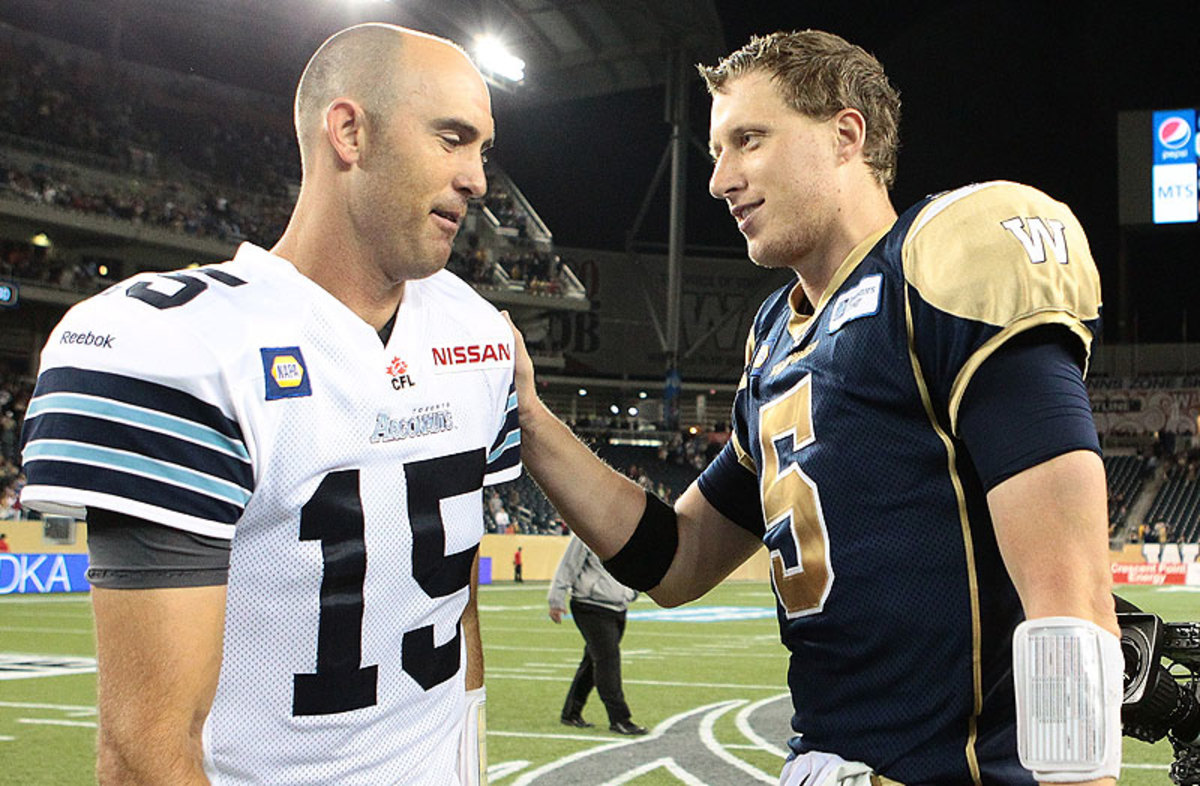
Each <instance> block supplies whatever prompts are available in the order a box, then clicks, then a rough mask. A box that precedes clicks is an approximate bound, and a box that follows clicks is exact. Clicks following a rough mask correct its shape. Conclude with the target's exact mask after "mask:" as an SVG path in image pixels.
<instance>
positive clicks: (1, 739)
mask: <svg viewBox="0 0 1200 786" xmlns="http://www.w3.org/2000/svg"><path fill="white" fill-rule="evenodd" d="M16 741H17V738H16V737H10V736H8V735H7V734H0V742H16Z"/></svg>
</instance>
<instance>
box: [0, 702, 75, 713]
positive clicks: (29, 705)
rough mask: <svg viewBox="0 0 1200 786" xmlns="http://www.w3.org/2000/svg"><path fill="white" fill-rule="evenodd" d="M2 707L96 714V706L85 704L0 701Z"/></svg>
mask: <svg viewBox="0 0 1200 786" xmlns="http://www.w3.org/2000/svg"><path fill="white" fill-rule="evenodd" d="M0 707H11V708H12V709H16V710H60V711H62V712H79V713H83V714H92V715H95V714H96V708H95V707H88V706H86V705H83V704H38V703H33V702H26V701H0Z"/></svg>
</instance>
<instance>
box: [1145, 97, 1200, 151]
mask: <svg viewBox="0 0 1200 786" xmlns="http://www.w3.org/2000/svg"><path fill="white" fill-rule="evenodd" d="M1153 128H1154V163H1155V164H1195V163H1196V110H1195V109H1173V110H1169V111H1165V112H1155V113H1154V125H1153Z"/></svg>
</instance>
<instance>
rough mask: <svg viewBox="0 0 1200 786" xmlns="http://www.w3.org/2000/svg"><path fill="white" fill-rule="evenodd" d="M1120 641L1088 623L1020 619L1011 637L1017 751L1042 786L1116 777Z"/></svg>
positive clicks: (1121, 669)
mask: <svg viewBox="0 0 1200 786" xmlns="http://www.w3.org/2000/svg"><path fill="white" fill-rule="evenodd" d="M1124 675H1125V658H1124V655H1122V653H1121V640H1120V639H1119V638H1118V637H1117V636H1114V635H1113V634H1111V633H1109V632H1108V631H1106V630H1104V629H1103V628H1101V627H1100V626H1099V625H1097V624H1095V623H1094V622H1091V621H1089V620H1085V619H1080V618H1078V617H1043V618H1040V619H1033V620H1026V621H1025V622H1022V623H1021V624H1020V625H1018V626H1017V629H1016V632H1015V633H1014V634H1013V678H1014V680H1015V681H1016V698H1017V753H1018V754H1019V756H1020V758H1021V764H1022V765H1023V766H1025V767H1026V768H1027V769H1029V770H1032V771H1033V775H1034V777H1035V778H1037V779H1038V780H1039V781H1041V782H1044V783H1073V782H1077V781H1090V780H1095V779H1096V778H1105V777H1108V778H1115V777H1117V776H1118V775H1119V774H1120V772H1121V698H1122V696H1123V695H1124Z"/></svg>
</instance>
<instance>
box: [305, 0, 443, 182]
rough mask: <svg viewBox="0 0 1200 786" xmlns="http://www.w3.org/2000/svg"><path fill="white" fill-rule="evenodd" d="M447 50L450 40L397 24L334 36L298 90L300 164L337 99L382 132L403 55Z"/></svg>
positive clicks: (396, 91)
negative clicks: (357, 109) (350, 103)
mask: <svg viewBox="0 0 1200 786" xmlns="http://www.w3.org/2000/svg"><path fill="white" fill-rule="evenodd" d="M431 45H433V46H449V47H452V48H453V49H455V50H457V51H458V52H460V53H462V55H463V57H464V58H465V57H466V53H465V52H462V49H461V47H459V46H458V45H457V44H455V43H454V42H452V41H448V40H446V39H443V38H438V37H436V36H431V35H429V34H427V33H421V32H418V31H416V30H409V29H407V28H404V27H399V26H397V25H389V24H382V23H377V22H371V23H367V24H361V25H355V26H354V27H348V28H346V29H345V30H341V31H339V32H337V33H334V34H333V35H332V36H330V37H329V38H328V39H326V41H325V43H323V44H321V46H320V48H319V49H317V51H316V52H315V53H313V56H312V57H311V58H310V59H309V61H308V65H307V66H306V67H305V69H304V73H303V74H302V75H301V77H300V84H299V85H298V86H297V88H296V105H295V123H296V137H297V139H298V140H299V143H300V157H301V161H303V160H304V158H305V157H306V155H307V153H308V151H309V150H310V146H311V144H312V142H313V141H314V140H315V139H316V138H317V137H318V136H319V134H320V133H321V132H322V130H323V129H324V125H325V117H324V116H325V111H326V110H327V109H328V108H329V104H330V103H331V102H332V101H333V100H334V99H335V98H339V97H345V98H351V99H354V100H355V101H357V102H358V103H359V104H360V105H361V106H362V108H363V110H364V111H365V112H366V115H367V119H368V121H369V122H370V123H371V124H373V125H374V126H376V128H382V127H383V126H384V125H385V124H386V123H387V122H388V118H389V116H390V114H391V111H392V109H394V108H395V104H396V98H397V96H398V95H399V94H400V92H402V91H403V89H404V85H403V84H402V81H403V76H402V73H403V71H404V69H403V68H402V67H401V63H402V62H403V60H402V58H404V57H405V55H406V54H407V53H406V50H407V49H409V48H412V47H414V46H415V47H416V48H418V49H421V48H427V47H429V46H431Z"/></svg>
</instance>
